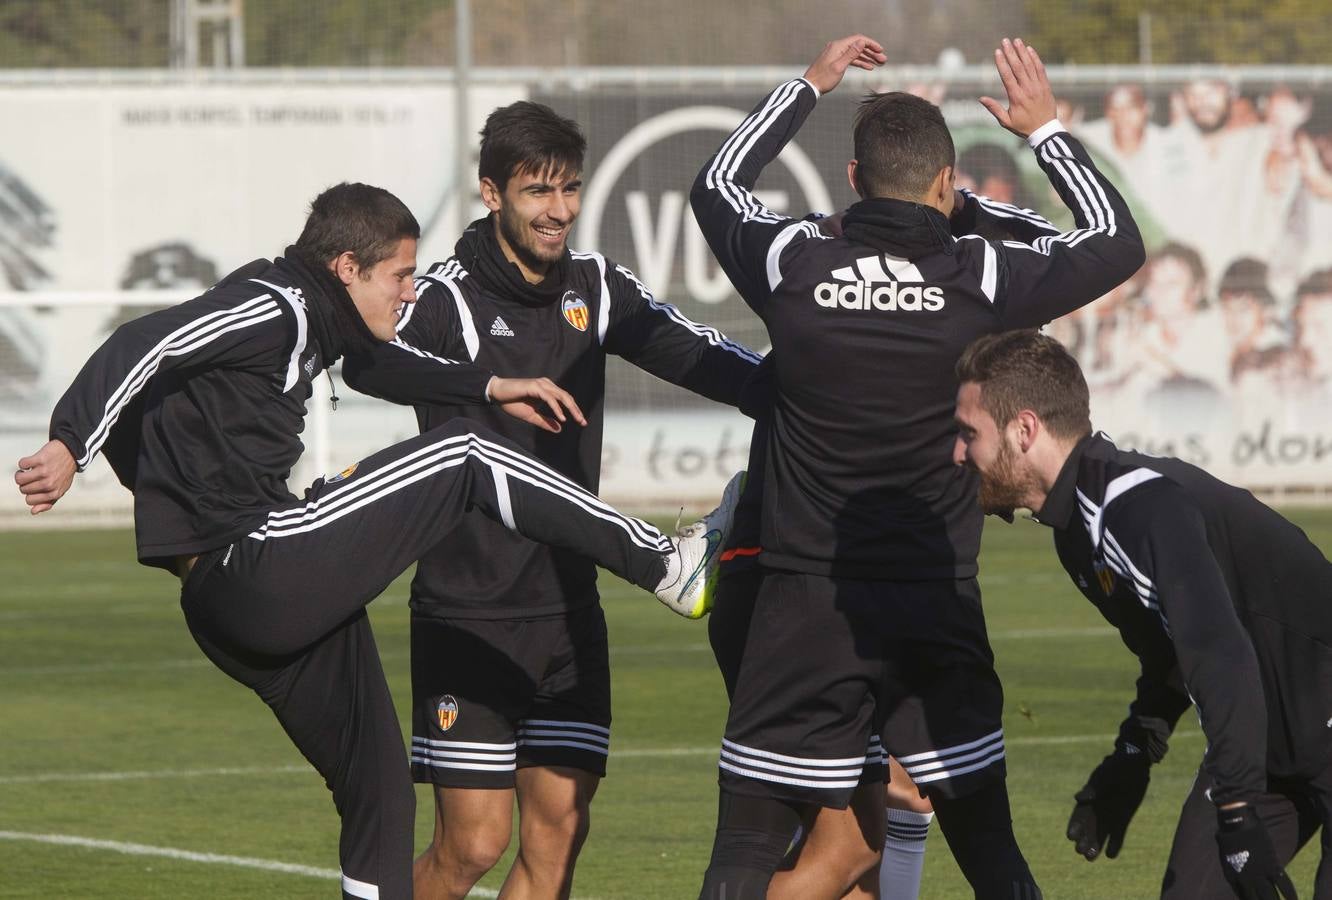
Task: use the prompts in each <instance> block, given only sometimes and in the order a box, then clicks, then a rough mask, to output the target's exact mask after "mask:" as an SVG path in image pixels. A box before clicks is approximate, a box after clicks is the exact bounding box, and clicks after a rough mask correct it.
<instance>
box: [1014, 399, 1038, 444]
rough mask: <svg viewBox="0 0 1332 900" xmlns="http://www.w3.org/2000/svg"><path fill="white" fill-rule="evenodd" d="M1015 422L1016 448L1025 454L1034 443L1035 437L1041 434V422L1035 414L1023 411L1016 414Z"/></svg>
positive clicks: (1027, 410) (1026, 410)
mask: <svg viewBox="0 0 1332 900" xmlns="http://www.w3.org/2000/svg"><path fill="white" fill-rule="evenodd" d="M1016 422H1017V426H1018V431H1017V438H1018V448H1019V449H1020V450H1021V451H1022V452H1023V453H1026V452H1027V451H1028V450H1030V449H1031V447H1032V445H1033V444H1035V443H1036V437H1037V435H1039V434H1040V433H1041V420H1040V417H1039V416H1037V415H1036V413H1034V412H1032V411H1031V410H1029V409H1024V410H1020V411H1019V412H1018V414H1017V419H1016Z"/></svg>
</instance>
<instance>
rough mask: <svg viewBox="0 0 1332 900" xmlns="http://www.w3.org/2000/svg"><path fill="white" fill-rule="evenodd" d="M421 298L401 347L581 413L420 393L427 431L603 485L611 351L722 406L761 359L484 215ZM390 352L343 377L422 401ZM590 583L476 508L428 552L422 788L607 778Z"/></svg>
mask: <svg viewBox="0 0 1332 900" xmlns="http://www.w3.org/2000/svg"><path fill="white" fill-rule="evenodd" d="M417 294H418V299H417V302H416V303H415V304H413V305H412V306H411V307H409V308H408V309H407V310H406V311H405V312H404V315H403V318H402V321H401V322H400V324H399V327H398V333H399V335H400V336H401V338H402V340H404V341H405V342H406V343H408V344H410V345H411V346H412V347H417V348H422V349H424V350H426V351H428V352H430V353H433V354H438V355H440V356H445V357H449V358H453V359H461V360H470V361H472V362H474V363H475V364H476V365H478V366H482V367H484V368H485V369H487V370H489V371H493V372H495V373H497V374H499V375H510V374H517V373H522V372H533V371H535V372H541V373H542V374H544V375H547V376H549V377H550V378H552V379H553V380H554V381H556V382H557V383H558V384H559V385H560V386H561V387H562V388H564V389H566V390H567V391H569V393H570V394H572V395H573V397H574V399H575V401H576V402H577V403H578V405H579V407H580V408H581V409H582V410H583V413H584V415H585V417H586V419H587V425H586V426H585V427H581V428H580V427H567V428H564V429H563V430H562V431H561V432H559V433H558V434H553V433H550V432H545V431H538V430H537V429H533V428H531V427H530V426H527V425H525V424H523V423H522V422H519V421H518V420H516V419H514V418H512V417H511V416H508V415H505V414H503V413H502V412H500V411H499V410H497V409H495V408H494V407H489V406H479V405H476V404H460V403H457V402H443V403H441V402H422V403H420V404H419V405H418V406H417V409H416V411H417V419H418V421H419V422H420V426H421V429H422V431H427V430H429V429H432V428H435V427H438V426H439V425H440V424H441V423H443V422H448V421H450V420H452V419H454V418H455V417H459V416H464V417H466V418H468V419H472V420H474V421H477V422H480V423H481V424H483V425H484V426H486V427H487V428H490V429H492V430H494V431H495V432H496V433H498V434H501V435H503V436H504V437H506V438H508V439H509V440H510V441H512V442H513V443H514V444H515V445H516V446H519V447H521V448H522V449H523V450H524V451H525V452H527V453H530V454H531V455H533V456H534V457H536V458H538V459H540V460H542V461H543V462H545V463H546V464H548V465H549V466H551V467H552V468H553V469H555V470H556V471H558V472H559V473H561V474H562V475H564V476H566V477H568V478H569V479H570V480H572V481H574V482H576V483H577V484H579V485H581V486H582V487H584V488H586V489H588V490H589V491H593V492H595V491H596V490H597V487H598V483H599V480H600V474H601V443H602V429H603V423H604V398H605V387H606V358H607V356H608V355H610V354H614V355H618V356H621V357H623V358H624V359H626V360H628V361H630V362H632V363H634V364H635V365H638V366H640V367H641V368H643V369H646V370H647V371H649V372H652V373H653V374H654V375H657V376H658V377H660V378H662V379H663V380H665V381H669V382H671V383H673V384H678V385H680V386H681V387H685V388H688V389H690V390H693V391H695V392H697V393H699V394H702V395H703V396H706V397H709V398H711V399H713V400H717V401H719V402H721V403H726V404H728V405H735V403H736V398H737V395H738V394H739V392H740V388H741V386H742V385H743V384H744V383H745V381H746V380H747V378H748V377H749V375H750V373H751V372H752V371H753V370H754V368H755V367H756V365H757V363H758V356H757V355H756V354H754V353H752V352H750V351H749V350H746V349H745V348H744V347H741V346H739V345H737V344H735V343H733V342H731V341H730V340H728V339H727V338H726V337H725V335H723V334H721V333H720V332H718V331H716V330H714V329H712V328H708V327H705V326H700V325H698V324H696V323H694V322H691V321H690V320H689V319H688V318H686V317H685V316H683V315H682V314H681V313H680V312H679V311H678V310H677V309H676V308H675V307H673V306H670V305H668V304H665V303H661V302H659V301H657V300H656V299H654V298H653V296H652V294H651V293H650V292H649V291H648V290H647V288H646V287H645V286H644V285H643V284H642V283H641V282H640V281H639V280H638V279H637V278H636V277H635V276H634V274H633V273H632V272H631V271H629V270H628V269H627V268H625V267H623V266H619V265H616V264H615V263H614V262H613V261H610V260H607V259H606V258H605V257H604V256H602V255H600V254H598V253H581V252H578V251H572V252H570V251H567V250H566V251H565V253H564V254H563V256H562V258H561V259H560V260H559V261H558V262H557V263H555V264H554V265H553V266H552V269H551V271H550V272H549V273H548V274H547V275H546V277H545V279H543V280H542V281H541V282H540V283H538V284H532V283H530V282H528V281H527V280H526V279H524V277H523V276H522V274H521V272H520V271H519V270H518V268H517V266H515V265H514V264H513V263H511V262H509V260H508V259H507V258H506V257H505V255H504V252H503V250H502V249H501V247H500V245H499V243H498V241H497V240H496V237H495V225H494V221H493V219H491V218H489V217H488V218H485V219H480V220H478V221H476V222H474V223H472V225H471V226H469V227H468V229H467V230H466V231H465V232H464V233H463V235H462V237H461V238H460V239H459V241H458V244H457V247H456V249H455V255H454V256H453V257H451V258H450V259H448V260H446V261H445V262H442V263H438V264H436V265H434V266H431V267H430V268H429V269H428V270H427V272H426V274H425V275H424V276H422V277H421V278H419V279H418V280H417ZM400 355H402V354H400ZM386 356H388V354H380V355H379V356H378V357H377V358H376V360H375V365H373V366H370V367H361V366H359V365H349V366H345V367H344V373H345V375H346V377H347V380H348V382H349V383H350V384H352V385H353V386H355V387H356V388H358V389H359V390H363V391H366V392H367V393H371V394H375V395H378V396H385V397H391V398H394V399H401V398H403V397H404V396H410V395H411V392H412V389H413V386H412V379H411V378H410V377H406V378H404V377H402V375H403V373H400V372H397V371H395V366H394V365H393V364H392V360H389V359H386V358H385V357H386ZM596 577H597V576H596V566H595V564H594V563H593V562H592V560H591V559H589V558H587V557H586V556H585V555H580V554H577V553H571V552H569V551H566V550H562V549H557V548H554V547H549V546H545V545H542V544H538V543H536V542H533V541H530V540H527V539H526V538H524V537H522V536H521V535H518V534H514V533H512V532H510V531H508V530H507V529H505V528H503V527H502V526H501V525H499V524H497V523H495V522H493V521H491V520H489V519H485V518H482V517H479V516H469V517H466V518H465V519H464V520H463V522H462V524H461V525H460V527H458V528H457V529H455V530H454V531H453V532H451V533H450V534H449V536H448V538H447V539H446V540H444V541H442V542H441V543H440V544H439V545H437V546H436V547H435V548H433V549H432V550H431V551H430V552H428V553H427V554H426V555H425V556H424V557H423V558H422V559H421V562H420V565H419V566H418V567H417V571H416V577H415V579H414V580H413V582H412V599H411V604H412V613H413V615H412V681H413V697H414V714H413V735H412V769H413V774H414V776H415V778H416V780H417V781H421V782H427V783H434V784H438V785H445V786H451V787H472V788H476V787H479V788H486V787H504V788H508V787H513V785H514V773H515V770H516V769H518V768H523V767H526V766H572V767H574V768H578V769H582V770H584V771H588V772H591V773H593V774H595V775H597V776H604V775H605V771H606V758H607V754H608V752H609V738H610V732H609V728H610V712H611V710H610V668H609V656H608V650H607V645H606V626H605V620H604V617H603V615H602V612H601V608H600V604H599V598H598V595H597V589H596ZM446 650H447V651H448V652H445V651H446ZM495 656H502V657H506V658H508V659H509V660H510V661H511V663H512V665H511V667H510V670H509V673H508V675H506V674H505V673H504V672H502V671H501V672H496V671H495V670H494V667H487V666H484V665H480V664H479V662H480V661H481V660H484V659H486V658H488V657H495ZM441 703H442V704H444V705H445V706H446V713H445V715H443V716H442V717H441V715H440V714H439V707H440V704H441Z"/></svg>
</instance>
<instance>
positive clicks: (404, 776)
mask: <svg viewBox="0 0 1332 900" xmlns="http://www.w3.org/2000/svg"><path fill="white" fill-rule="evenodd" d="M385 351H386V352H388V353H389V354H400V355H401V356H402V357H404V358H406V357H410V359H411V360H412V362H411V363H410V365H413V366H415V367H416V369H415V371H416V373H417V376H418V378H419V379H420V380H421V383H422V384H426V385H429V386H431V390H432V391H433V392H434V394H435V397H436V398H437V399H438V400H440V401H441V402H442V401H444V400H446V399H447V400H449V401H451V402H454V403H457V404H460V405H461V404H467V403H483V402H484V396H483V393H484V391H485V389H486V384H487V382H488V381H489V379H490V377H491V374H490V372H488V371H485V370H483V369H480V368H479V367H475V366H472V365H470V364H451V363H449V362H448V361H447V360H444V359H439V358H435V357H432V356H430V355H429V354H425V353H409V352H406V351H405V350H404V349H403V348H401V347H393V348H389V347H388V345H386V344H383V343H381V342H377V341H376V340H375V338H374V335H373V334H371V333H370V332H369V330H368V329H367V327H366V324H365V322H364V321H362V319H361V318H360V317H359V316H358V313H357V308H356V307H355V306H354V304H353V301H352V299H351V297H350V296H349V295H348V293H347V289H346V288H345V287H344V286H343V284H342V283H341V282H339V281H338V280H337V278H335V277H334V276H333V275H332V274H331V273H330V272H329V271H328V269H327V268H326V267H325V266H324V265H322V264H320V263H319V262H318V261H316V260H313V259H312V258H310V257H307V256H305V255H304V254H303V253H302V252H301V251H300V250H299V249H298V248H292V249H291V250H289V251H288V255H287V256H286V257H285V258H283V259H279V260H276V261H275V262H272V263H269V262H268V261H266V260H258V261H256V262H254V263H251V264H250V265H248V266H246V267H244V268H243V269H241V270H238V271H237V272H235V273H233V274H232V275H230V276H228V277H227V278H226V279H224V280H223V281H222V282H221V283H219V284H218V285H217V286H216V287H214V288H212V289H211V290H209V291H207V292H206V293H204V294H202V295H201V296H199V297H197V298H195V299H193V300H190V301H188V302H186V303H183V304H180V305H179V306H175V307H172V308H169V309H164V310H161V311H159V312H154V313H151V314H149V315H147V316H144V317H142V318H140V319H137V320H135V321H133V322H130V323H128V324H126V325H124V326H122V327H121V328H119V329H118V330H117V331H116V332H115V333H114V334H113V335H112V337H111V338H109V339H108V340H107V341H106V343H105V344H103V345H102V347H101V348H99V349H98V350H97V351H96V353H94V354H93V356H92V357H91V358H90V360H89V361H88V363H87V364H86V365H85V366H84V368H83V370H82V371H81V372H80V373H79V375H78V377H77V378H76V379H75V381H74V383H73V385H72V386H71V387H70V389H69V390H68V392H67V393H66V394H65V395H64V396H63V397H62V399H61V400H60V402H59V404H58V405H57V407H56V410H55V412H54V415H53V417H52V422H51V437H52V439H53V440H56V441H59V442H62V443H63V444H64V445H66V446H67V447H68V448H69V450H70V452H71V453H72V454H73V457H74V459H75V461H76V462H77V466H78V468H79V469H80V470H82V469H83V468H84V467H86V466H87V465H88V464H89V462H91V460H92V459H93V458H94V457H95V456H96V455H97V453H98V452H103V453H105V454H106V456H107V458H108V460H109V461H110V463H111V465H112V466H113V468H114V469H115V471H116V474H117V476H118V477H119V478H120V480H121V481H122V483H124V484H125V485H126V486H127V487H129V488H130V489H131V490H132V491H133V492H134V503H135V532H136V540H137V545H138V556H139V559H140V561H141V562H143V563H145V564H147V565H154V566H161V567H163V568H168V569H171V568H173V566H174V565H176V564H177V561H178V560H180V559H181V558H186V559H188V558H191V557H197V559H196V560H195V561H194V563H193V568H192V569H191V570H190V571H189V573H188V577H187V578H186V579H185V582H184V586H183V589H182V593H181V605H182V608H183V609H184V612H185V616H186V619H187V621H188V623H189V627H190V630H191V632H192V634H193V635H194V637H195V639H196V641H197V642H198V643H199V646H200V647H201V648H202V649H203V650H204V652H205V653H206V654H207V655H208V657H209V658H210V659H212V660H213V661H214V662H215V663H216V664H217V665H218V666H219V667H220V668H221V669H222V670H223V671H225V672H226V673H227V674H229V675H231V676H232V677H233V678H235V679H237V680H239V681H241V682H242V683H243V684H245V685H247V686H249V687H251V688H252V689H253V690H254V691H255V692H256V693H258V694H259V695H260V697H262V698H263V699H264V701H265V702H266V703H268V705H269V706H270V707H271V708H272V709H273V712H274V713H275V714H276V716H277V718H278V720H279V721H280V722H281V723H282V726H283V728H284V729H285V730H286V731H287V733H288V734H289V735H290V736H291V738H292V740H293V741H294V742H295V743H296V745H297V746H298V747H299V748H300V750H301V752H302V753H303V754H304V755H305V756H306V758H307V759H309V760H310V762H311V763H312V764H313V765H314V766H315V768H316V769H318V770H319V772H320V774H321V775H323V776H324V778H325V780H326V783H327V784H328V786H329V788H330V790H331V791H332V793H333V799H334V802H335V804H336V806H337V809H338V812H339V814H340V815H341V817H342V837H341V845H340V853H339V856H340V861H341V867H342V875H343V881H342V890H343V894H344V896H347V897H361V898H369V897H378V898H385V900H387V898H408V897H410V896H411V894H412V884H411V860H412V836H413V825H414V822H413V809H414V797H413V792H412V785H411V779H410V777H409V774H408V771H407V767H406V766H404V765H403V758H402V737H401V732H400V729H399V726H398V722H397V718H396V716H395V714H394V711H393V705H392V701H391V697H390V695H389V692H388V687H387V685H386V683H385V681H384V676H383V672H382V669H381V668H380V663H379V659H378V656H377V653H376V651H375V647H374V639H373V635H372V634H371V630H370V625H369V621H368V619H367V617H366V614H365V609H364V607H365V606H366V604H367V603H369V602H370V601H371V600H372V599H374V597H375V596H376V595H378V594H379V593H380V592H381V591H382V590H383V589H384V588H385V587H387V586H388V584H389V583H390V582H391V581H392V580H393V579H394V578H395V577H397V576H398V575H399V574H401V573H402V572H403V571H404V570H405V569H406V568H407V567H408V566H409V565H411V564H412V563H413V562H415V561H416V560H417V559H418V558H419V557H421V556H422V555H424V554H425V553H426V552H427V551H428V550H429V549H430V548H431V547H432V546H433V545H434V544H435V543H436V542H437V541H438V540H439V539H440V538H441V537H442V536H443V535H444V534H446V533H447V532H449V531H451V530H452V529H454V528H455V527H456V526H457V525H458V524H459V522H460V521H461V520H462V519H463V518H464V516H463V514H464V512H465V511H467V510H468V509H470V508H476V509H479V510H481V511H482V512H484V513H485V514H486V515H488V516H490V517H492V518H494V519H496V520H498V521H502V522H504V523H505V525H506V526H507V527H509V528H512V529H514V530H516V531H518V532H520V533H521V534H523V535H525V536H526V537H528V538H531V539H534V540H537V541H546V542H550V543H552V544H555V545H558V546H560V547H562V548H566V549H568V550H570V551H573V552H578V553H582V554H585V555H587V556H589V557H592V558H593V559H596V560H597V561H598V562H599V563H601V564H602V565H604V566H606V567H607V568H609V569H611V570H612V571H614V572H616V573H617V574H621V575H622V576H624V577H626V578H627V579H628V580H630V581H633V582H634V583H636V584H639V585H643V586H646V587H653V586H655V585H656V584H657V583H658V582H659V581H660V580H661V578H662V574H663V571H664V569H665V558H666V557H665V553H666V552H667V551H668V550H669V548H670V541H669V540H668V539H667V538H666V537H665V536H664V535H662V534H661V533H660V532H658V531H657V530H656V529H655V528H653V527H651V526H649V525H647V524H646V523H643V522H641V521H639V520H636V519H631V518H628V517H624V516H621V515H619V514H618V513H617V512H615V511H614V510H613V509H611V508H610V507H609V506H607V505H606V504H604V503H602V502H601V501H600V500H598V499H597V498H596V497H595V496H594V495H592V494H590V493H588V492H587V491H586V490H584V489H583V488H582V487H581V486H579V485H577V484H575V483H574V482H572V481H571V480H569V479H568V478H565V477H564V476H562V475H560V474H559V473H557V472H554V471H552V470H550V469H548V468H547V467H545V466H543V465H541V464H540V463H538V462H536V461H535V460H533V459H531V458H530V457H528V456H527V455H525V454H523V453H522V452H520V451H519V450H518V449H517V448H516V447H514V446H513V444H512V443H510V442H508V441H506V440H504V439H503V438H501V437H499V436H497V435H495V434H492V433H491V432H489V431H486V430H485V429H482V428H478V427H476V426H474V425H471V424H469V423H462V422H452V423H446V424H443V425H441V426H439V427H437V428H433V429H431V430H429V431H427V432H426V433H424V434H422V435H420V436H418V437H415V438H413V439H411V440H408V441H404V442H402V443H400V444H397V445H395V446H393V447H390V448H388V449H386V450H383V451H380V452H378V453H376V454H373V455H371V456H370V457H368V458H366V459H364V460H361V461H360V462H359V463H357V464H355V465H352V466H350V467H348V468H346V469H344V470H343V471H341V472H340V473H338V474H336V475H333V476H331V477H326V478H321V479H318V480H316V481H315V483H314V484H313V485H312V486H311V487H310V488H309V489H308V490H307V491H306V492H305V496H304V497H303V498H302V499H297V498H296V497H295V496H293V495H292V494H291V493H290V492H289V491H288V490H287V487H286V478H287V477H288V475H289V473H290V471H291V468H292V465H293V464H294V463H295V462H296V460H297V458H298V457H299V456H300V453H301V450H302V445H301V441H300V437H299V436H300V433H301V430H302V428H303V425H304V415H305V404H306V403H307V401H308V400H309V399H310V396H311V381H312V379H314V378H315V377H317V376H318V375H319V373H320V372H322V371H323V370H324V369H326V368H327V367H328V366H330V365H331V364H332V363H333V362H335V361H336V360H337V359H338V358H339V357H340V356H342V355H343V354H357V353H375V352H385ZM393 358H396V357H393Z"/></svg>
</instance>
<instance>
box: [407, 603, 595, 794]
mask: <svg viewBox="0 0 1332 900" xmlns="http://www.w3.org/2000/svg"><path fill="white" fill-rule="evenodd" d="M411 643H412V701H413V702H412V777H413V778H414V779H415V780H416V781H418V782H423V783H432V784H437V785H441V786H444V787H481V788H503V787H513V784H514V772H515V771H517V769H519V768H525V767H528V766H568V767H571V768H575V769H581V770H583V771H586V772H591V773H592V774H594V775H597V776H601V777H604V776H605V774H606V755H607V753H608V752H609V750H610V721H611V707H610V659H609V654H608V651H607V647H606V619H605V616H604V615H603V614H602V611H601V607H600V606H599V605H597V604H592V605H590V606H585V607H583V608H581V609H577V610H574V611H573V612H570V613H567V614H565V615H559V616H545V617H541V618H536V619H435V618H430V617H428V616H416V615H414V616H412V640H411Z"/></svg>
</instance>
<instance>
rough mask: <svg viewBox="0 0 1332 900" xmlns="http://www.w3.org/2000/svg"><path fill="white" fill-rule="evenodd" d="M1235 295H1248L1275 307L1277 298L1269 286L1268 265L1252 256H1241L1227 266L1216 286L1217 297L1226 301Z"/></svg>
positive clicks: (1263, 303) (1265, 304)
mask: <svg viewBox="0 0 1332 900" xmlns="http://www.w3.org/2000/svg"><path fill="white" fill-rule="evenodd" d="M1233 294H1246V295H1248V296H1250V297H1253V298H1254V299H1255V300H1257V301H1258V302H1259V303H1261V304H1262V305H1264V306H1273V305H1275V303H1276V298H1275V297H1273V296H1272V289H1271V288H1269V287H1268V286H1267V263H1265V262H1263V261H1262V260H1261V259H1254V258H1253V257H1252V256H1241V257H1240V258H1239V259H1237V260H1235V261H1234V262H1232V263H1231V264H1230V265H1228V266H1226V271H1225V272H1224V273H1223V274H1222V275H1221V281H1220V282H1219V283H1218V284H1217V286H1216V295H1217V297H1218V298H1221V299H1224V298H1225V297H1226V296H1227V295H1233Z"/></svg>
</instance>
